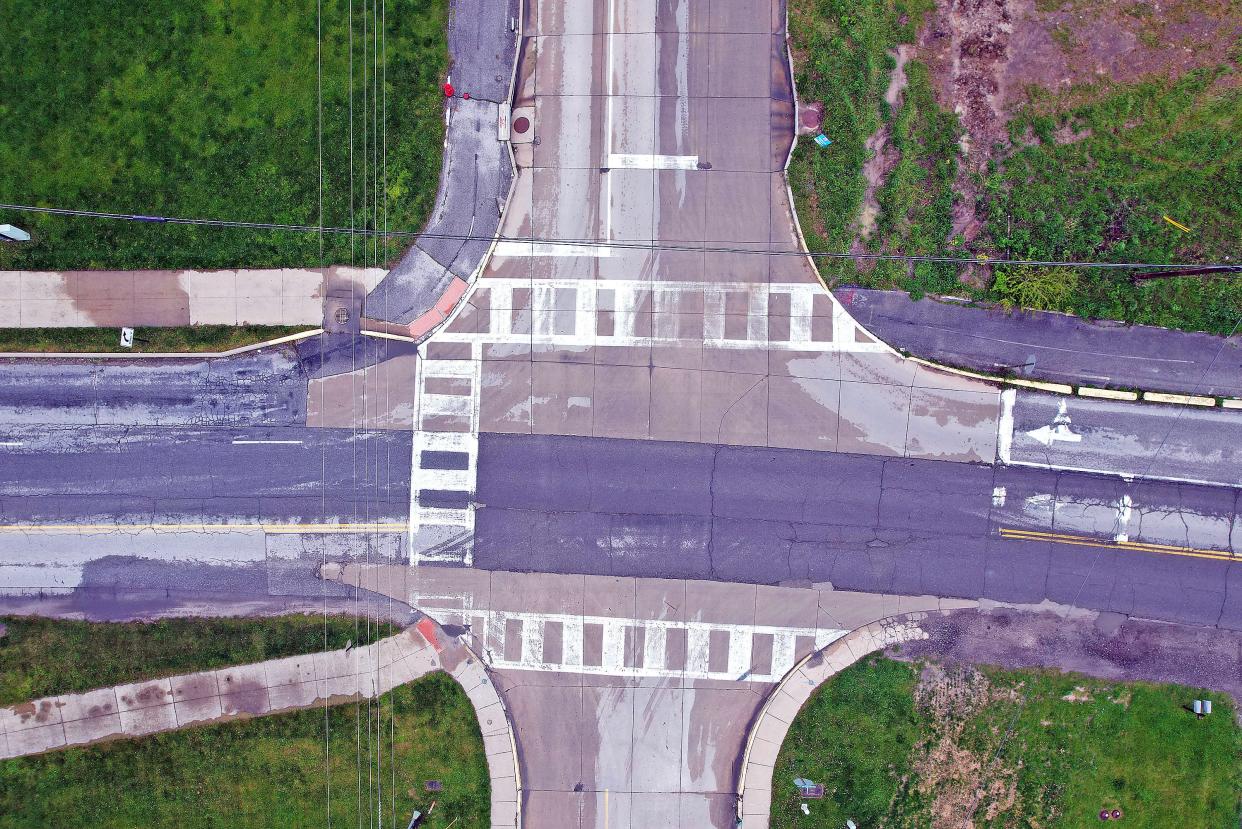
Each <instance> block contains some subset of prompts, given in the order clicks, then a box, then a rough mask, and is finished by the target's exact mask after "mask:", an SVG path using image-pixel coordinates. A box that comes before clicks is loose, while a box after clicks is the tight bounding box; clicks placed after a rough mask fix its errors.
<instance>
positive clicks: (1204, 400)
mask: <svg viewBox="0 0 1242 829" xmlns="http://www.w3.org/2000/svg"><path fill="white" fill-rule="evenodd" d="M1143 399H1144V400H1146V401H1147V402H1149V403H1176V404H1178V405H1181V406H1215V405H1216V398H1215V397H1200V396H1198V395H1194V394H1165V393H1164V392H1158V391H1145V392H1143Z"/></svg>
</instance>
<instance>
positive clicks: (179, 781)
mask: <svg viewBox="0 0 1242 829" xmlns="http://www.w3.org/2000/svg"><path fill="white" fill-rule="evenodd" d="M3 621H4V622H5V623H6V624H7V625H8V627H9V634H8V637H7V638H5V639H3V640H0V701H3V702H6V703H13V702H17V701H21V700H24V699H29V698H31V697H36V696H40V695H45V694H52V693H62V692H68V691H80V690H86V689H88V688H95V687H101V686H104V685H108V684H112V683H117V682H127V681H133V680H136V679H141V678H150V677H155V676H163V675H169V674H175V673H181V672H186V671H195V670H203V669H207V668H216V667H223V666H225V665H232V664H238V663H242V662H250V661H255V660H260V659H269V658H275V657H280V656H287V655H292V654H296V653H307V652H313V651H318V650H321V649H322V648H323V647H324V635H325V625H324V619H323V618H322V617H320V618H315V617H311V616H299V617H285V618H277V619H247V620H228V619H221V620H216V619H173V620H165V621H161V622H156V623H153V624H150V625H146V624H124V625H113V624H91V623H83V622H61V621H48V620H38V619H20V618H12V617H10V618H6V619H4V620H3ZM389 632H391V631H390V630H389V629H388V626H387V625H386V624H385V625H382V626H380V628H377V627H376V626H375V625H374V623H372V624H371V625H370V631H368V630H367V625H366V623H365V622H364V623H363V624H362V625H361V626H359V627H358V628H357V629H355V621H354V619H352V618H345V617H329V618H328V623H327V637H328V639H327V643H328V647H331V648H339V647H342V646H343V645H344V644H345V642H346V640H347V639H352V640H353V641H354V642H367V641H370V640H372V639H374V638H377V637H378V636H381V635H387V634H388V633H389ZM325 725H326V728H325ZM394 759H395V764H394ZM380 779H382V781H383V785H382V797H383V806H382V812H383V821H384V823H385V825H386V824H388V823H390V822H391V818H392V817H393V815H394V814H395V815H396V818H397V820H396V822H397V823H399V824H400V825H405V823H406V822H407V821H408V820H409V816H410V813H411V810H412V809H414V808H419V809H422V810H423V811H424V812H425V811H427V809H428V807H430V805H431V802H432V801H433V800H435V801H436V806H435V810H434V811H433V812H432V813H431V815H430V819H429V820H428V821H427V822H426V823H425V824H424V825H425V826H429V827H435V828H436V829H443V827H446V826H448V825H450V824H452V825H453V827H454V829H461V828H462V827H471V828H472V829H473V828H474V827H486V826H487V825H488V802H489V800H488V798H489V794H488V791H489V789H488V779H487V766H486V762H485V759H484V754H483V744H482V737H481V736H480V733H479V728H478V723H477V721H476V719H475V716H474V711H473V709H472V707H471V705H470V701H469V700H468V699H467V698H466V695H465V694H464V692H462V690H461V688H460V687H459V686H457V684H456V683H455V682H454V681H453V680H452V679H451V678H450V677H448V676H447V675H445V674H432V675H430V676H427V677H424V678H422V679H421V680H418V681H416V682H414V683H411V684H409V685H405V686H401V687H400V688H397V689H396V690H394V691H392V692H391V693H389V694H387V695H385V696H384V697H383V698H382V699H381V700H380V701H379V702H378V703H377V702H374V701H373V702H371V703H370V704H369V705H368V704H367V703H361V704H356V705H355V704H345V705H340V706H336V707H333V708H331V709H328V710H327V711H326V712H325V711H324V710H323V709H313V710H306V711H299V712H294V713H290V714H281V715H276V716H271V717H262V718H256V719H251V720H241V721H235V722H230V723H223V724H218V725H208V726H203V727H199V728H191V729H187V730H184V731H176V732H168V733H165V734H159V735H155V736H152V737H149V738H145V739H142V740H120V741H116V742H112V743H107V744H103V745H98V746H93V747H88V748H77V749H66V750H64V751H59V752H52V753H49V754H45V755H41V756H37V757H29V758H22V759H17V760H6V761H3V762H0V827H5V828H6V829H7V828H8V827H13V829H17V828H18V827H41V826H52V825H61V824H63V823H64V822H65V820H66V817H65V816H66V815H71V816H72V822H74V823H80V824H83V825H91V826H98V827H118V829H119V827H130V826H177V827H200V826H201V827H208V826H210V827H253V826H307V825H321V824H324V825H326V824H327V823H328V822H329V821H330V822H331V823H333V824H336V825H345V826H353V825H357V824H358V822H359V820H361V821H363V822H368V823H369V822H372V821H374V820H376V819H377V818H378V817H379V811H380V809H379V806H378V805H377V799H378V798H377V794H376V792H377V786H376V782H375V781H376V780H380ZM427 780H439V781H441V782H442V783H443V791H442V792H439V793H428V792H426V791H425V790H424V783H425V782H426V781H427ZM394 781H395V787H394V785H393V783H394ZM394 806H395V813H394V811H393V809H394ZM454 819H456V823H453V820H454Z"/></svg>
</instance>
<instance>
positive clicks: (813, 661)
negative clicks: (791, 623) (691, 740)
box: [737, 613, 927, 829]
mask: <svg viewBox="0 0 1242 829" xmlns="http://www.w3.org/2000/svg"><path fill="white" fill-rule="evenodd" d="M926 615H927V614H925V613H910V614H906V615H904V616H893V617H889V618H886V619H880V620H879V621H876V622H872V623H871V624H869V625H866V626H864V627H860V628H855V629H854V630H852V631H850V632H849V633H848V634H846V635H845V636H843V637H841V638H840V639H838V640H837V641H835V642H833V643H832V644H830V645H828V646H827V647H826V648H823V649H822V650H819V651H816V652H815V653H813V654H811V655H810V656H808V657H807V658H806V659H804V660H803V661H802V662H801V663H800V664H799V665H798V666H797V667H795V668H794V669H793V670H792V671H790V672H789V673H788V674H787V675H786V676H785V678H784V679H782V680H781V682H780V684H779V685H777V686H776V688H775V689H774V690H773V691H772V693H771V694H770V695H769V696H768V698H767V701H766V702H765V703H764V704H763V708H762V709H761V710H760V712H759V715H758V717H757V718H756V719H755V721H754V724H753V725H752V726H751V729H750V734H749V736H748V737H747V740H746V751H745V752H744V753H743V756H742V761H741V772H740V774H739V778H738V786H737V797H738V826H740V827H741V829H768V826H769V824H770V822H771V811H772V782H773V780H772V778H773V772H774V766H775V765H776V758H777V755H778V754H780V750H781V744H782V743H784V742H785V736H786V735H787V734H788V733H789V727H790V726H791V725H792V724H793V721H794V718H795V717H796V716H797V715H798V712H799V711H801V710H802V706H804V705H806V703H807V700H809V699H810V698H811V696H812V695H813V694H814V693H815V691H816V690H817V689H818V688H819V686H821V685H823V684H824V683H825V682H827V681H828V680H829V679H831V678H832V677H834V676H836V675H837V674H838V673H840V672H841V671H843V670H845V669H846V668H848V667H849V666H850V665H853V664H854V663H855V662H857V661H858V660H860V659H862V658H863V657H864V656H866V655H867V654H869V653H874V652H875V651H879V650H884V649H885V648H887V647H889V646H891V645H896V644H900V643H902V642H910V641H913V640H916V639H926V638H927V633H926V632H925V631H924V630H923V629H922V628H921V627H920V625H919V623H920V622H921V621H922V620H923V619H924V618H926ZM782 783H783V784H784V783H787V781H782Z"/></svg>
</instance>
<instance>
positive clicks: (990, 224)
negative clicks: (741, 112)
mask: <svg viewBox="0 0 1242 829" xmlns="http://www.w3.org/2000/svg"><path fill="white" fill-rule="evenodd" d="M1040 5H1041V10H1042V11H1047V10H1048V8H1051V7H1053V6H1058V4H1057V3H1056V2H1052V0H1046V1H1045V2H1043V3H1042V4H1040ZM930 6H931V4H930V3H929V2H926V0H869V2H866V3H863V4H862V5H857V4H848V3H844V2H842V1H841V0H795V2H794V3H793V4H791V8H790V36H791V42H792V45H793V50H794V61H795V74H796V79H797V83H798V89H799V94H800V96H801V98H802V99H803V100H805V101H823V102H824V103H825V109H826V118H825V125H824V131H825V133H827V134H828V135H829V137H831V138H832V139H833V141H834V143H833V145H832V146H831V147H830V148H828V149H827V150H821V149H819V148H817V147H815V145H814V144H812V143H811V142H809V141H800V142H799V146H798V149H797V151H796V152H795V154H794V158H793V162H792V163H791V166H790V170H789V175H790V184H791V187H792V189H793V192H794V198H795V202H796V205H797V208H798V211H799V215H800V218H801V221H802V225H803V231H804V233H805V235H806V238H807V243H808V245H809V246H810V247H811V249H812V250H816V249H819V250H830V251H842V250H847V249H849V247H850V245H851V243H852V242H853V240H854V238H855V236H856V235H857V225H856V219H857V217H858V216H859V214H860V209H861V206H862V202H863V195H864V193H865V189H866V182H865V179H864V177H863V173H862V170H863V164H864V163H865V162H866V160H867V157H868V152H867V149H866V147H865V146H864V142H865V141H866V140H867V138H868V137H869V136H870V135H872V134H873V133H874V132H875V131H876V130H877V129H879V128H880V127H881V126H882V125H885V124H887V126H888V128H889V131H890V134H891V136H892V138H891V142H892V146H893V147H895V148H896V149H897V150H898V151H899V152H900V153H901V159H900V161H899V162H898V164H897V166H896V168H895V169H894V170H893V171H892V172H891V173H890V174H889V176H888V178H887V180H886V181H885V183H884V184H883V185H882V186H881V187H880V188H879V190H878V191H877V194H876V195H877V201H878V204H879V216H878V221H877V223H876V228H875V231H874V233H873V234H872V235H871V237H870V238H869V239H868V240H867V241H866V243H865V245H864V247H865V249H866V250H868V251H871V252H900V253H907V254H923V253H933V252H948V253H951V254H959V255H967V256H972V255H974V254H976V253H984V254H988V255H991V256H996V255H998V254H1007V255H1008V256H1009V257H1012V258H1029V259H1037V260H1043V259H1047V260H1062V261H1063V260H1071V261H1112V262H1117V261H1137V262H1155V263H1159V262H1173V261H1177V262H1207V261H1224V260H1226V259H1229V260H1230V261H1236V256H1237V250H1236V242H1237V227H1238V226H1239V224H1240V223H1242V215H1239V201H1238V200H1237V198H1236V197H1235V195H1234V194H1236V193H1237V192H1238V191H1239V190H1240V189H1242V141H1239V139H1238V136H1239V134H1242V88H1239V85H1238V84H1236V83H1231V82H1228V81H1229V78H1228V77H1226V76H1228V75H1231V74H1234V73H1236V72H1237V68H1236V63H1237V48H1236V47H1234V48H1233V49H1232V51H1231V52H1230V58H1229V61H1230V62H1229V63H1226V64H1222V65H1220V66H1216V67H1207V68H1201V69H1197V70H1194V71H1192V72H1190V73H1189V74H1186V75H1183V76H1182V77H1180V78H1178V79H1177V80H1169V79H1168V78H1166V77H1159V78H1157V77H1151V78H1147V79H1145V80H1142V81H1139V82H1135V83H1129V84H1116V83H1112V82H1111V81H1109V80H1108V79H1103V80H1100V81H1097V82H1095V83H1092V84H1087V85H1076V86H1072V87H1070V88H1069V89H1067V90H1061V91H1057V92H1055V93H1053V92H1049V91H1047V90H1042V89H1040V88H1038V87H1031V88H1030V89H1028V90H1027V93H1026V94H1027V95H1028V96H1029V99H1028V100H1027V101H1026V102H1025V103H1023V105H1022V106H1020V107H1018V108H1017V112H1016V115H1015V117H1014V118H1013V119H1012V120H1011V121H1010V122H1009V139H1008V142H1007V143H1005V144H1003V145H1002V146H998V147H996V148H992V150H993V153H992V161H991V162H990V166H989V170H988V171H987V174H986V175H981V176H978V177H977V178H978V185H979V187H980V190H981V198H980V202H979V205H978V208H979V214H980V215H981V216H983V217H985V218H986V224H985V228H984V231H983V233H982V235H981V236H980V237H979V238H978V239H976V240H975V241H974V242H973V243H971V244H970V245H964V244H963V243H962V240H961V239H958V238H952V237H951V233H952V210H953V200H954V193H953V188H952V184H953V181H954V178H955V176H956V175H957V169H958V165H959V163H960V154H959V150H958V147H957V139H958V138H959V137H960V133H961V130H960V127H959V125H958V123H957V118H956V116H954V115H953V114H952V113H949V112H946V111H944V110H943V109H941V108H940V106H939V105H938V104H937V102H936V99H935V96H934V95H933V93H932V84H931V79H930V77H929V73H928V69H927V66H926V65H925V64H923V63H920V62H919V60H918V54H917V52H916V54H915V57H914V59H913V60H912V61H911V62H910V63H909V64H908V66H907V75H908V78H909V87H908V88H907V90H906V92H905V105H904V106H903V107H901V108H899V109H898V110H897V111H896V112H893V111H892V110H891V109H890V108H889V107H888V106H887V104H886V103H885V101H884V100H883V93H884V90H885V88H886V87H887V85H888V79H889V75H890V73H891V70H892V67H893V65H894V64H893V60H892V58H891V57H890V56H889V54H888V53H889V52H890V51H891V50H893V49H894V48H895V47H896V46H897V45H898V44H900V43H913V42H914V40H915V37H916V33H917V30H918V27H919V25H920V23H921V21H922V19H923V17H924V14H925V12H926V11H927V10H928V9H929V8H930ZM1044 7H1048V8H1044ZM902 21H904V22H902ZM1150 25H1151V27H1155V26H1158V25H1163V23H1162V22H1161V19H1160V18H1158V17H1157V18H1151V20H1150ZM1155 32H1156V30H1155V29H1154V28H1151V29H1150V30H1149V31H1145V32H1144V33H1143V34H1146V35H1148V37H1147V38H1143V37H1142V36H1140V40H1143V41H1144V42H1145V43H1146V42H1147V41H1149V40H1152V39H1153V38H1155V39H1156V40H1159V37H1161V36H1162V35H1159V34H1158V33H1155ZM1071 45H1072V44H1067V48H1068V46H1071ZM1058 129H1062V130H1069V131H1071V132H1074V133H1075V134H1076V135H1077V136H1079V137H1078V138H1076V139H1075V140H1072V141H1069V142H1068V143H1066V142H1064V141H1058V140H1057V139H1056V138H1055V137H1054V135H1053V133H1054V132H1055V131H1056V130H1058ZM1164 215H1169V216H1172V217H1173V218H1175V219H1176V218H1179V217H1180V220H1181V221H1182V222H1183V223H1184V224H1188V225H1190V227H1191V230H1192V232H1191V233H1183V232H1181V231H1179V230H1177V229H1175V228H1174V227H1172V226H1171V225H1169V224H1167V223H1165V222H1164V220H1163V218H1162V217H1163V216H1164ZM820 267H821V271H822V272H823V274H824V276H825V278H826V279H828V281H829V282H830V283H831V284H836V283H842V282H852V283H858V284H862V285H865V286H868V287H877V288H888V289H893V288H896V289H901V290H906V291H909V292H911V293H912V294H914V295H916V296H918V295H921V294H923V293H929V292H931V293H934V292H944V293H954V294H958V295H961V294H966V295H970V296H973V297H975V298H977V299H983V300H991V301H998V302H1003V303H1006V304H1010V303H1013V304H1020V305H1027V306H1028V307H1037V308H1042V309H1045V310H1060V311H1069V312H1072V313H1076V314H1079V315H1081V316H1085V317H1096V318H1108V319H1123V320H1126V321H1129V322H1135V323H1146V324H1153V325H1162V326H1168V327H1176V328H1184V329H1188V330H1203V331H1210V332H1216V333H1227V332H1229V331H1230V330H1231V329H1232V327H1233V326H1234V325H1235V324H1236V322H1237V319H1238V315H1239V313H1242V279H1238V278H1237V277H1236V276H1233V277H1230V276H1224V277H1216V278H1209V279H1204V278H1201V277H1184V278H1173V279H1162V280H1156V281H1151V282H1146V283H1142V284H1139V285H1135V284H1133V283H1131V282H1130V281H1129V279H1128V277H1127V275H1126V274H1124V273H1108V272H1106V273H1101V272H1097V271H1086V270H1082V271H1073V270H1064V269H1058V270H1056V271H1048V270H1043V269H1036V270H1035V271H1031V270H1029V269H1028V270H1010V271H1008V272H1006V271H1005V270H1004V269H997V271H996V276H997V277H999V278H998V279H996V280H995V281H993V282H992V283H991V284H989V285H987V286H985V287H978V286H970V285H965V284H962V283H960V282H959V280H958V274H957V269H956V267H954V266H944V265H929V264H918V265H915V266H914V267H913V268H912V269H911V270H910V271H907V270H906V268H905V266H904V265H897V264H885V263H881V264H879V265H877V266H876V267H874V268H870V267H867V266H863V267H861V268H859V267H856V266H855V265H854V264H853V263H852V262H848V261H823V262H821V263H820Z"/></svg>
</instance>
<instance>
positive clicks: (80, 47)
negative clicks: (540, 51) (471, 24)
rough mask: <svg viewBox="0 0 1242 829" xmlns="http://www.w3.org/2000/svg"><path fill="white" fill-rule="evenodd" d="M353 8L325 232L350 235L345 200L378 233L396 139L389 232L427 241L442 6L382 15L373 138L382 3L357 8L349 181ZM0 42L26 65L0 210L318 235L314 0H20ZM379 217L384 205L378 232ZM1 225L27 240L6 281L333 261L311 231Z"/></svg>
mask: <svg viewBox="0 0 1242 829" xmlns="http://www.w3.org/2000/svg"><path fill="white" fill-rule="evenodd" d="M347 8H348V4H347V3H346V2H345V0H327V2H324V3H323V169H324V205H323V208H324V223H325V224H327V225H345V226H349V225H351V220H350V201H351V198H350V197H351V191H352V194H353V202H354V207H355V216H354V220H355V222H354V223H356V224H357V225H359V226H361V225H363V224H366V225H368V226H375V225H376V224H377V221H376V219H375V217H374V216H373V215H372V212H371V209H370V205H372V203H373V202H374V201H375V200H376V198H375V196H376V193H375V191H376V184H375V180H374V179H375V176H374V175H373V174H374V172H375V170H376V168H377V166H378V165H376V164H374V163H373V161H372V159H373V157H376V158H378V157H382V155H383V150H384V148H383V143H384V140H385V136H386V139H387V182H386V186H385V183H384V182H383V181H382V180H380V181H379V182H378V184H379V193H378V202H379V204H380V207H381V208H382V206H383V203H384V201H385V197H387V207H388V211H387V221H388V226H389V227H391V228H403V229H416V228H418V227H420V226H421V225H422V224H423V222H424V221H425V219H426V217H427V216H428V214H429V211H430V209H431V206H432V203H433V201H434V199H435V193H436V186H437V182H438V179H439V172H440V157H441V146H442V144H443V138H444V120H443V115H442V96H441V93H440V91H439V86H438V84H439V83H440V81H441V80H442V78H443V77H444V75H445V73H446V72H447V69H448V49H447V42H446V30H447V14H448V12H447V2H446V0H393V2H389V3H387V4H386V19H387V26H386V29H385V30H384V32H383V34H384V39H385V40H386V43H385V44H384V45H385V52H386V54H387V70H386V78H385V80H386V82H387V83H386V87H385V88H386V91H387V94H386V101H387V120H386V125H387V130H386V131H385V130H383V129H380V130H377V129H376V126H381V127H382V126H383V118H382V116H383V113H382V111H381V112H380V113H379V114H378V115H371V114H370V111H371V109H372V103H373V102H374V100H375V98H376V96H375V94H374V92H375V91H376V90H378V86H375V85H374V84H373V83H372V78H371V77H370V71H371V69H372V66H373V63H374V62H373V57H372V55H371V52H370V51H368V52H367V53H366V54H365V55H364V46H365V48H366V49H368V50H370V48H371V43H372V41H373V37H372V34H373V31H372V28H373V27H372V24H371V23H370V22H369V17H370V10H369V8H368V6H367V4H364V3H354V4H353V9H354V19H353V33H354V34H353V63H354V86H353V91H354V96H353V97H354V119H353V128H352V143H353V153H354V160H353V182H352V187H351V175H350V173H351V170H350V144H351V128H350V118H349V102H350V83H349V59H350V47H349V42H348V41H349V31H350V28H349V26H348V11H347ZM364 18H367V26H368V30H367V34H366V37H365V38H364V36H363V25H364ZM0 32H3V33H4V36H3V37H0V63H3V65H5V66H9V67H21V68H22V69H21V71H9V72H5V73H2V74H0V135H3V136H4V140H3V141H0V201H4V202H9V203H22V204H41V205H43V204H46V205H55V206H62V207H75V208H90V209H97V210H105V211H116V212H124V213H142V214H162V215H173V216H185V217H202V218H218V219H231V220H241V221H265V222H280V223H296V224H310V225H314V224H317V223H318V192H319V187H318V177H319V172H318V171H319V164H318V149H317V134H316V133H317V106H316V84H317V72H316V62H317V47H316V3H315V2H314V0H276V2H270V3H260V4H256V3H249V2H243V0H139V2H137V3H133V4H129V5H127V6H126V7H125V9H124V12H123V13H120V12H118V10H117V7H116V6H115V4H112V3H106V2H101V0H79V1H78V2H71V1H70V0H9V2H6V3H3V4H0ZM364 67H365V69H366V71H367V73H368V76H367V77H366V78H365V80H364V77H363V71H364ZM364 94H365V95H366V96H368V97H367V99H366V102H365V103H364V97H363V96H364ZM379 97H380V99H381V107H380V108H381V110H382V108H383V98H384V96H379ZM364 125H366V126H365V127H364ZM364 129H365V133H364ZM377 132H378V133H379V135H378V138H377ZM377 140H378V146H377ZM364 205H365V207H364ZM364 210H365V213H364ZM383 218H384V217H383V213H382V209H381V211H379V217H378V224H379V225H380V226H383ZM0 222H11V223H13V224H17V225H19V226H21V227H24V228H26V229H27V230H29V231H30V232H31V234H32V236H33V237H34V241H33V242H31V243H28V244H20V245H4V246H0V269H5V270H15V269H23V270H40V269H44V270H60V269H70V268H73V269H76V268H215V267H234V266H238V265H242V264H244V265H247V266H251V267H274V266H310V265H318V264H320V262H321V256H320V249H319V238H318V234H314V233H295V232H276V231H271V232H269V231H251V230H232V229H218V228H202V227H192V226H173V225H152V224H138V223H130V222H121V221H111V220H103V219H68V218H60V217H54V216H36V215H32V214H22V213H16V212H11V211H10V212H6V211H0ZM398 249H399V246H397V245H396V243H393V245H391V246H389V247H388V248H387V249H386V250H385V249H383V247H382V246H381V249H380V250H378V251H376V250H372V251H371V253H370V254H365V253H364V251H363V247H362V243H361V242H358V243H357V244H356V245H355V246H352V247H351V244H350V242H349V239H348V238H347V237H340V236H329V237H326V239H325V250H324V253H323V257H322V260H326V261H328V262H341V263H349V262H362V261H364V259H366V260H369V261H374V260H375V259H377V258H378V259H381V260H384V259H388V258H391V256H392V255H393V254H395V253H396V252H397V250H398Z"/></svg>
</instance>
